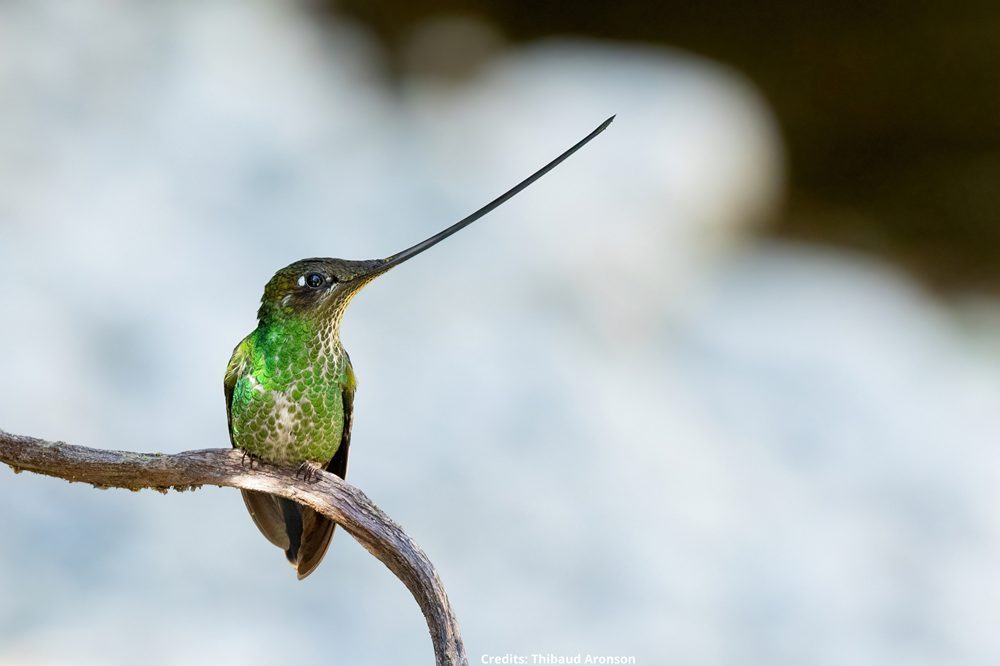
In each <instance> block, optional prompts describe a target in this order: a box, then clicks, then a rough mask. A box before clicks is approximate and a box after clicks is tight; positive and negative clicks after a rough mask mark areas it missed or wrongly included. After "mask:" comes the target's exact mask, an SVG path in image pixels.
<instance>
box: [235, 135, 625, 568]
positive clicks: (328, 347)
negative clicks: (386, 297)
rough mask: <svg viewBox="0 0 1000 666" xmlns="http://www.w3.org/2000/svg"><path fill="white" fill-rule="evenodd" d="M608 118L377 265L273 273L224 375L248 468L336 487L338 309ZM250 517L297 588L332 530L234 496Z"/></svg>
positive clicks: (340, 411) (343, 409)
mask: <svg viewBox="0 0 1000 666" xmlns="http://www.w3.org/2000/svg"><path fill="white" fill-rule="evenodd" d="M612 120H614V116H612V117H611V118H608V119H607V120H606V121H604V122H603V123H602V124H601V125H600V127H598V128H597V129H595V130H594V131H593V132H591V133H590V134H588V135H587V136H586V137H584V138H583V139H582V140H581V141H579V142H578V143H577V144H576V145H574V146H573V147H572V148H570V149H569V150H567V151H566V152H564V153H563V154H562V155H560V156H559V157H557V158H556V159H555V160H553V161H552V162H550V163H549V164H547V165H545V166H544V167H542V168H541V169H540V170H538V171H537V172H536V173H534V174H533V175H531V176H530V177H529V178H527V179H526V180H524V181H523V182H521V183H519V184H518V185H517V186H515V187H514V188H513V189H511V190H510V191H508V192H506V193H505V194H503V195H501V196H500V197H498V198H497V199H495V200H494V201H492V202H490V203H489V204H487V205H486V206H484V207H483V208H481V209H480V210H478V211H476V212H475V213H473V214H472V215H470V216H468V217H466V218H465V219H463V220H460V221H459V222H457V223H455V224H454V225H452V226H450V227H448V228H447V229H445V230H444V231H442V232H440V233H438V234H436V235H435V236H432V237H430V238H428V239H427V240H425V241H423V242H422V243H418V244H417V245H414V246H413V247H411V248H409V249H408V250H403V251H402V252H400V253H398V254H394V255H392V256H391V257H387V258H385V259H374V260H370V261H348V260H346V259H303V260H301V261H296V262H295V263H293V264H290V265H289V266H286V267H285V268H282V269H281V270H280V271H278V272H277V273H275V275H274V277H273V278H271V280H270V282H268V283H267V286H266V287H265V288H264V296H263V298H261V305H260V310H258V312H257V321H258V323H257V328H256V329H255V330H254V331H253V332H252V333H251V334H250V335H248V336H247V337H245V338H244V339H243V340H242V341H241V342H240V343H239V345H237V346H236V349H234V350H233V356H232V358H231V359H230V361H229V366H228V367H227V368H226V378H225V390H226V410H227V414H228V416H229V436H230V439H231V440H232V443H233V446H234V447H236V448H239V449H242V450H243V451H244V453H246V454H247V455H248V456H250V459H251V461H253V460H254V459H260V460H263V461H265V462H271V463H281V464H289V463H291V464H299V465H300V469H302V470H303V472H304V473H305V474H306V475H307V476H308V475H312V474H314V473H315V470H318V469H325V470H326V471H328V472H332V473H334V474H336V475H337V476H339V477H341V478H343V477H345V476H346V474H347V454H348V449H349V447H350V444H351V416H352V408H353V405H354V390H355V386H356V384H355V379H354V370H353V369H352V368H351V360H350V358H349V357H348V355H347V351H346V350H345V349H344V347H343V345H342V344H341V343H340V322H341V318H342V317H343V315H344V310H345V309H346V308H347V304H348V303H349V302H350V301H351V299H352V298H353V297H354V295H355V294H357V293H358V292H359V291H360V290H361V288H362V287H364V286H365V285H366V284H368V283H369V282H371V281H372V280H374V279H375V278H376V277H378V276H379V275H382V274H383V273H385V272H386V271H388V270H389V269H390V268H393V267H394V266H398V265H399V264H401V263H403V262H404V261H406V260H407V259H410V258H412V257H415V256H416V255H418V254H420V253H421V252H423V251H424V250H426V249H427V248H429V247H431V246H433V245H435V244H437V243H439V242H440V241H442V240H444V239H445V238H447V237H448V236H450V235H452V234H453V233H455V232H457V231H458V230H460V229H462V228H463V227H466V226H468V225H469V224H472V223H473V222H475V221H476V220H478V219H479V218H480V217H482V216H484V215H486V214H487V213H489V212H490V211H492V210H493V209H495V208H497V207H498V206H500V205H501V204H503V203H504V202H505V201H507V200H508V199H510V198H511V197H513V196H514V195H516V194H517V193H518V192H520V191H521V190H523V189H524V188H526V187H528V186H529V185H531V184H532V183H533V182H535V181H536V180H537V179H539V178H541V177H542V176H543V175H545V174H546V173H548V172H549V171H550V170H551V169H553V168H555V167H556V166H557V165H558V164H559V163H560V162H562V161H563V160H564V159H566V158H567V157H569V156H570V155H572V154H573V153H574V152H576V151H577V150H579V149H580V148H581V147H583V145H584V144H586V143H587V142H588V141H590V140H591V139H593V138H594V137H595V136H597V135H598V134H600V133H601V132H602V131H604V129H605V128H607V126H608V125H610V124H611V121H612ZM242 492H243V500H244V501H245V502H246V506H247V509H248V510H249V511H250V516H251V517H252V518H253V521H254V523H256V524H257V528H258V529H259V530H260V531H261V532H262V533H263V534H264V536H265V537H267V539H268V541H270V542H271V543H273V544H274V545H275V546H277V547H279V548H281V549H282V550H284V551H285V556H286V557H287V558H288V561H289V562H290V563H291V564H292V566H294V567H295V568H296V571H297V572H298V576H299V578H300V579H302V578H305V577H306V576H308V575H309V574H310V573H312V572H313V570H314V569H315V568H316V567H317V566H318V565H319V563H320V560H322V559H323V555H324V554H325V553H326V550H327V547H328V546H329V545H330V538H331V537H332V536H333V528H334V523H333V522H332V521H331V520H329V519H327V518H325V517H323V516H321V515H320V514H318V513H316V512H315V511H313V510H312V509H309V508H305V507H303V506H301V505H299V504H297V503H295V502H293V501H291V500H287V499H283V498H279V497H275V496H273V495H268V494H265V493H259V492H254V491H249V490H244V491H242Z"/></svg>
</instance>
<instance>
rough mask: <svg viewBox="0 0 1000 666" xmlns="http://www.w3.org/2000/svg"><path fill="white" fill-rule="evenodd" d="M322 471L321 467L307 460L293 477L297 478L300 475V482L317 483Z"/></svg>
mask: <svg viewBox="0 0 1000 666" xmlns="http://www.w3.org/2000/svg"><path fill="white" fill-rule="evenodd" d="M322 471H323V467H322V465H320V464H319V463H314V462H310V461H308V460H307V461H306V462H304V463H302V464H301V465H299V469H298V471H297V472H296V473H295V476H296V477H298V476H299V475H300V474H301V475H302V480H303V481H305V482H306V483H316V482H317V481H319V478H320V472H322Z"/></svg>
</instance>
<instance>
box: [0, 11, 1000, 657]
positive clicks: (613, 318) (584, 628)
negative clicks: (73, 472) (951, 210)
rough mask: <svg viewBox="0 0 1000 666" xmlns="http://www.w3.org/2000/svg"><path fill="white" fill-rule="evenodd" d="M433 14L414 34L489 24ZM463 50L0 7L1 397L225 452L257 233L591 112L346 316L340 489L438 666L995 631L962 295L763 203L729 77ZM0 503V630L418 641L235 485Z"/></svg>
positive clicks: (377, 567) (430, 196)
mask: <svg viewBox="0 0 1000 666" xmlns="http://www.w3.org/2000/svg"><path fill="white" fill-rule="evenodd" d="M428 30H429V33H428V34H425V35H416V36H415V37H414V45H413V52H414V55H413V58H414V61H415V62H417V63H419V62H420V58H421V53H425V52H426V49H427V48H429V47H428V44H431V45H433V44H435V43H438V41H439V39H440V38H441V36H442V35H443V36H449V35H450V36H451V37H455V36H456V35H457V36H458V37H459V38H461V37H462V35H466V37H468V35H472V36H473V37H474V38H475V41H476V43H480V44H486V45H489V44H490V38H491V36H490V34H489V33H488V30H487V29H485V28H483V27H482V26H477V25H475V24H471V25H470V24H464V23H462V22H461V21H458V22H455V23H453V24H444V25H442V26H437V27H434V26H431V27H429V28H428ZM435 31H437V32H435ZM493 37H494V38H495V36H493ZM496 48H497V51H496V52H495V53H491V54H490V57H489V58H486V59H484V61H483V63H482V64H481V66H476V67H474V68H472V70H471V71H467V72H464V73H462V74H461V75H460V76H457V77H450V78H444V79H443V78H440V77H433V76H430V75H427V74H422V73H421V69H420V67H417V66H415V67H414V68H413V69H412V70H410V71H408V72H407V73H405V74H404V78H403V79H402V81H396V82H390V80H389V78H388V77H387V75H386V74H385V72H386V67H385V62H384V56H383V54H382V53H380V51H379V47H378V46H377V45H376V43H375V42H374V41H373V40H372V39H371V38H370V37H369V36H368V35H367V34H366V33H365V32H364V31H363V30H361V29H360V28H358V27H357V26H354V25H350V24H347V23H336V22H335V23H334V24H333V25H332V26H331V25H329V24H324V25H323V26H322V27H321V26H318V25H317V24H316V23H315V22H314V20H313V19H312V18H311V17H310V15H309V14H308V13H307V12H306V11H305V9H304V7H301V6H299V5H296V4H292V3H278V2H267V1H264V0H259V1H256V2H221V1H220V2H207V3H190V4H189V3H169V4H163V5H159V4H153V3H143V2H124V1H123V2H109V3H100V2H96V1H90V0H86V1H78V2H73V3H65V2H56V1H54V0H53V1H51V2H28V1H24V2H7V3H4V4H2V5H0V307H2V312H3V314H2V319H0V349H2V350H3V355H2V358H3V381H2V382H0V427H2V428H4V429H5V430H8V431H11V432H16V433H23V434H32V435H36V436H41V437H47V438H52V439H64V440H67V441H72V442H74V443H78V444H85V445H91V446H98V447H108V448H123V449H133V450H152V451H179V450H183V449H188V448H203V447H214V446H228V437H227V434H226V421H225V409H224V404H223V397H222V373H223V370H224V368H225V364H226V362H227V360H228V358H229V353H230V351H231V349H232V347H233V345H235V343H236V342H237V341H238V340H239V339H240V338H241V337H242V336H243V335H244V334H246V333H247V332H248V331H249V330H251V329H252V328H253V326H254V325H255V321H254V313H255V311H256V307H257V301H258V299H259V296H260V292H261V289H262V287H263V285H264V283H265V282H266V281H267V279H268V278H269V277H270V275H271V274H272V273H273V272H274V271H275V270H276V269H278V268H280V267H281V266H283V265H285V264H287V263H289V262H291V261H293V260H296V259H299V258H302V257H306V256H316V255H320V256H331V255H332V256H342V257H347V258H370V257H377V256H385V255H387V254H389V253H391V252H394V251H396V250H399V249H402V248H403V247H405V246H408V245H410V244H412V243H414V242H416V241H417V240H420V239H422V238H424V237H425V236H427V235H429V234H431V233H433V232H435V231H437V230H439V229H440V228H442V227H443V226H445V225H446V224H449V223H450V222H452V221H454V220H456V219H457V218H459V217H461V216H463V215H464V214H466V213H468V212H470V211H471V210H473V209H475V208H477V207H478V206H480V205H481V204H483V203H485V202H486V201H488V200H489V199H491V198H492V197H493V196H495V195H496V194H498V193H499V192H500V191H502V190H504V189H506V188H507V187H508V186H510V185H512V184H513V183H515V182H516V181H518V180H519V179H520V178H522V177H524V176H526V175H527V174H528V173H529V172H531V171H532V170H534V169H535V168H536V167H538V166H540V165H541V164H542V163H544V162H545V161H547V160H548V159H550V158H551V157H553V156H554V155H556V154H557V153H558V152H560V151H561V150H563V149H564V148H566V147H567V146H569V145H570V144H572V143H573V142H575V141H576V140H577V139H579V138H580V137H581V136H583V135H584V134H586V133H587V132H588V131H590V130H591V129H592V128H593V127H594V126H596V125H597V124H598V123H599V122H600V121H602V120H603V119H604V118H605V117H607V116H608V115H610V114H612V113H618V114H619V115H618V120H617V121H616V122H615V123H614V124H613V125H612V127H611V128H610V129H609V130H608V131H607V132H606V133H605V134H604V135H602V136H601V137H600V138H598V139H597V140H596V141H595V142H594V143H592V144H591V145H589V146H588V147H587V148H586V149H585V150H584V151H583V152H581V153H579V154H578V155H576V156H575V157H573V158H572V159H571V160H570V161H569V162H567V163H566V164H565V165H563V166H561V167H560V168H559V169H558V170H557V171H555V172H553V173H552V174H551V175H549V176H546V177H545V179H543V180H542V181H540V182H539V183H538V184H536V185H535V186H533V187H532V188H531V189H529V190H528V191H526V192H525V193H524V194H522V195H520V196H519V197H518V198H517V199H515V200H513V201H511V202H510V203H508V204H507V205H506V206H504V207H503V208H502V209H500V210H498V211H496V212H495V213H493V214H491V215H490V216H489V217H488V218H486V219H484V220H483V221H482V222H480V223H477V224H476V225H475V226H473V227H471V228H470V229H468V230H466V231H464V232H462V234H460V235H458V236H456V237H454V238H452V239H450V240H448V241H447V242H446V243H444V244H442V245H441V246H439V247H437V248H435V249H434V250H433V251H432V252H429V253H427V254H425V255H423V256H421V257H420V258H419V259H417V260H415V261H413V262H411V263H409V264H407V265H406V266H405V267H403V268H400V269H399V270H397V271H394V272H393V273H392V274H391V275H389V276H388V277H386V278H385V279H384V280H382V281H380V282H378V283H375V284H373V285H372V286H371V287H369V288H368V290H367V291H366V292H365V293H364V294H363V295H362V296H360V297H359V298H358V299H357V300H356V301H355V303H354V304H353V305H352V307H351V310H350V312H349V314H348V316H347V319H346V322H345V343H346V345H347V347H348V349H349V350H350V352H351V355H352V358H353V360H354V364H355V368H356V369H357V372H358V375H359V380H360V389H359V393H358V398H357V403H356V410H357V411H356V426H355V434H354V438H353V446H352V461H351V463H352V464H351V475H350V481H351V482H353V483H354V484H356V485H358V486H359V487H361V488H362V489H364V491H365V492H366V493H368V494H369V496H371V497H372V498H373V499H374V500H375V501H376V502H378V503H379V504H380V505H381V506H382V507H383V508H384V509H385V510H386V511H388V512H389V514H390V515H392V516H393V517H394V518H395V519H396V520H398V521H399V522H400V523H402V525H403V526H404V527H405V528H406V529H407V530H408V531H409V532H410V533H411V534H412V535H413V537H414V538H415V539H416V540H417V541H418V542H420V543H421V544H422V545H423V546H424V548H425V549H426V550H427V552H428V553H429V555H430V556H431V558H432V559H433V560H434V562H435V563H436V565H437V566H438V567H439V569H440V574H441V576H442V578H443V580H444V582H445V584H446V586H447V588H448V590H449V593H450V595H451V597H452V600H453V603H454V605H455V608H456V610H457V612H458V615H459V619H460V620H461V623H462V626H463V628H464V632H465V638H466V642H467V647H468V650H469V654H470V658H471V659H472V661H473V663H478V662H479V659H480V655H482V654H487V653H488V654H504V653H508V652H510V653H521V654H530V653H532V652H554V653H561V654H575V653H578V652H584V653H587V652H590V653H595V654H616V655H634V656H636V657H637V658H638V660H639V662H640V663H644V664H667V663H670V664H731V665H734V666H735V665H745V664H762V665H763V664H767V665H779V664H780V665H784V664H787V665H798V664H813V665H818V666H821V665H825V664H831V665H832V664H838V665H839V664H852V665H868V664H871V665H875V664H879V665H884V664H914V665H921V664H942V665H943V664H948V665H952V664H995V663H997V661H998V660H1000V633H998V632H997V631H996V627H997V626H998V623H1000V596H998V595H1000V525H998V523H1000V521H998V515H997V510H996V507H997V505H998V502H1000V490H998V484H997V481H998V480H1000V479H998V470H1000V452H998V449H997V447H996V439H997V437H998V435H1000V355H998V350H1000V334H998V330H1000V329H998V324H997V322H998V321H1000V316H998V315H997V314H996V309H995V305H993V304H990V303H986V302H973V301H971V300H970V301H969V302H968V303H965V304H963V305H961V306H956V305H954V304H952V305H945V304H943V303H941V302H939V301H935V300H934V299H932V298H930V297H929V296H928V295H926V294H925V293H923V292H922V291H921V289H920V288H919V287H918V286H917V285H916V283H915V281H914V280H912V279H911V278H910V277H908V276H907V275H905V274H902V273H900V272H898V271H897V270H895V269H894V268H892V267H891V266H888V265H885V264H881V263H877V262H875V261H873V260H869V259H863V258H861V257H855V256H850V255H846V254H842V253H837V252H834V251H830V250H823V249H818V248H815V247H807V246H797V245H791V244H783V243H778V242H774V241H766V242H765V241H762V240H760V239H757V238H756V237H755V236H754V234H753V232H754V225H755V223H756V222H758V221H760V220H762V219H764V218H766V217H767V216H768V215H773V214H775V211H776V210H778V209H779V208H780V205H781V197H782V195H781V190H782V182H783V173H782V163H781V162H782V148H781V145H780V138H779V136H778V134H777V132H776V129H775V123H774V121H773V119H772V118H771V117H770V116H769V111H768V109H767V108H766V105H765V104H764V103H763V101H762V100H761V99H760V98H759V97H758V96H757V95H756V93H755V91H754V89H753V88H752V86H751V85H750V84H749V83H748V82H747V81H745V80H743V79H742V78H741V77H740V76H739V75H738V74H737V73H735V72H733V71H729V70H727V69H726V68H724V67H723V66H721V65H718V64H715V63H710V62H705V61H702V60H699V59H696V58H693V57H692V56H689V55H687V54H684V53H679V52H671V51H664V50H657V49H640V48H635V47H625V46H616V45H614V44H613V43H607V42H600V43H598V42H593V43H591V42H579V41H551V42H544V43H540V44H536V45H534V46H531V47H527V48H523V47H522V48H513V49H501V48H500V46H499V45H497V47H496ZM0 505H2V507H3V508H2V509H0V535H2V537H0V663H3V664H27V665H32V664H39V665H41V664H44V665H49V664H95V665H96V664H101V665H104V664H132V663H135V662H136V660H137V659H138V660H139V661H142V662H143V663H148V664H154V665H156V664H192V663H218V664H229V663H240V664H244V665H252V664H290V663H296V664H300V665H302V666H307V665H311V664H321V663H323V664H325V663H342V664H400V663H429V662H430V660H431V651H430V643H429V640H428V638H427V636H426V632H425V628H424V624H423V619H422V617H421V616H420V613H419V611H418V609H417V607H416V605H415V603H414V602H413V601H412V599H410V597H409V595H408V593H407V592H406V591H405V589H404V588H403V587H402V585H400V584H399V583H398V582H397V581H396V580H395V579H394V578H393V577H392V576H391V574H389V573H388V571H386V570H385V569H384V568H383V567H382V565H381V564H379V563H378V562H377V561H375V560H374V559H373V558H371V557H370V556H369V555H368V554H367V553H366V552H365V551H364V550H363V549H362V548H361V547H359V546H358V545H357V544H356V543H354V542H353V541H352V540H351V539H350V538H349V537H347V536H346V535H345V534H343V533H339V534H338V535H337V537H336V538H335V540H334V544H333V548H332V549H331V551H330V553H329V555H328V556H327V559H326V560H325V562H324V564H323V566H322V567H321V568H320V569H319V570H318V571H317V573H315V574H314V575H313V576H312V577H310V578H309V579H308V580H307V581H305V582H301V583H300V582H298V581H296V580H295V577H294V575H293V573H292V571H291V569H290V568H289V567H288V566H287V565H285V564H284V562H283V557H282V555H281V553H280V552H279V551H277V550H276V549H274V548H273V547H271V546H270V545H269V544H267V543H266V541H265V540H264V539H263V538H262V537H261V536H260V535H259V534H258V533H257V531H256V530H255V529H254V527H253V526H252V524H251V522H250V519H249V517H248V516H247V515H246V513H245V511H244V508H243V504H242V502H241V501H240V498H239V496H238V494H237V493H235V492H233V491H231V490H220V489H212V488H206V489H202V490H200V491H198V492H195V493H185V494H179V495H178V494H174V495H171V496H169V497H163V496H160V495H158V494H154V493H148V492H147V493H139V494H132V493H127V492H124V491H100V492H98V491H95V490H93V489H91V488H90V487H88V486H83V485H69V484H66V483H64V482H61V481H55V480H50V479H44V478H41V477H35V476H31V475H27V474H25V475H21V476H15V475H14V474H13V473H12V472H10V471H9V470H8V469H6V468H3V469H0Z"/></svg>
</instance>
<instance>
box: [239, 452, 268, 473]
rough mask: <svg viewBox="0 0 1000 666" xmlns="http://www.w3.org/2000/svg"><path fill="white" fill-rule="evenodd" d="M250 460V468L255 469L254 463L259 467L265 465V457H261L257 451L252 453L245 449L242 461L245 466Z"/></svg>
mask: <svg viewBox="0 0 1000 666" xmlns="http://www.w3.org/2000/svg"><path fill="white" fill-rule="evenodd" d="M248 461H249V465H250V469H253V467H254V465H257V467H263V466H264V459H263V458H261V457H260V456H258V455H257V454H255V453H250V452H249V451H244V452H243V460H242V461H241V462H242V463H243V466H244V467H246V466H247V463H248Z"/></svg>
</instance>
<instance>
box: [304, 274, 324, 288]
mask: <svg viewBox="0 0 1000 666" xmlns="http://www.w3.org/2000/svg"><path fill="white" fill-rule="evenodd" d="M324 282H326V278H324V277H323V276H322V275H321V274H320V273H310V274H309V275H307V276H306V284H307V285H309V286H310V287H312V288H313V289H318V288H319V287H321V286H323V283H324Z"/></svg>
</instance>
